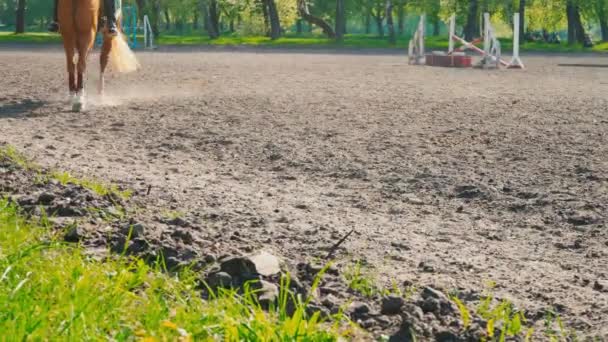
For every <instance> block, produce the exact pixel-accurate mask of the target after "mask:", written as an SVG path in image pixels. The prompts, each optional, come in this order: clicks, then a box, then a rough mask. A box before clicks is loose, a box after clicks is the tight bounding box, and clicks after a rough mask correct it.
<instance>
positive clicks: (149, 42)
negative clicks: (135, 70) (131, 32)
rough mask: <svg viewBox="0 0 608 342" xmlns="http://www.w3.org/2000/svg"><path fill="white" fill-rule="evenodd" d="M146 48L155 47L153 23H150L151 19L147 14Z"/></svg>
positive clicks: (145, 20)
mask: <svg viewBox="0 0 608 342" xmlns="http://www.w3.org/2000/svg"><path fill="white" fill-rule="evenodd" d="M144 48H145V49H154V48H155V46H154V32H153V31H152V25H150V19H149V18H148V16H147V15H144Z"/></svg>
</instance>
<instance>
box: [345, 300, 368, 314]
mask: <svg viewBox="0 0 608 342" xmlns="http://www.w3.org/2000/svg"><path fill="white" fill-rule="evenodd" d="M348 311H349V312H352V313H355V314H357V315H365V314H367V313H369V311H370V309H369V306H368V305H367V304H365V303H362V302H356V301H355V302H352V303H351V304H350V306H349V307H348Z"/></svg>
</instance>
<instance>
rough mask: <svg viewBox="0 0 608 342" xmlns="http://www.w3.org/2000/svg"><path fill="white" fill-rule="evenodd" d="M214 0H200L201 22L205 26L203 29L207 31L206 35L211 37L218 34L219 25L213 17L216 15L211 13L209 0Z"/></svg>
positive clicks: (210, 0)
mask: <svg viewBox="0 0 608 342" xmlns="http://www.w3.org/2000/svg"><path fill="white" fill-rule="evenodd" d="M212 1H214V0H201V2H200V4H201V13H202V14H203V24H204V26H205V30H206V31H207V35H208V36H209V38H211V39H216V38H218V37H219V36H220V32H219V27H217V26H216V25H215V22H214V17H217V15H215V14H212V13H211V12H212V11H213V10H214V9H212V5H211V2H212Z"/></svg>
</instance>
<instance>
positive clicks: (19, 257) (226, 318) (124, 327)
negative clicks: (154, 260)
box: [0, 199, 350, 341]
mask: <svg viewBox="0 0 608 342" xmlns="http://www.w3.org/2000/svg"><path fill="white" fill-rule="evenodd" d="M159 269H160V267H155V266H148V265H146V264H145V263H144V262H143V261H142V260H139V259H136V258H127V257H118V256H115V257H111V258H108V259H107V260H105V261H103V262H98V261H95V260H92V259H91V258H88V257H87V256H86V255H85V253H84V251H83V250H82V249H81V248H79V247H77V246H75V245H68V244H65V243H63V242H60V240H58V239H55V236H54V233H53V231H52V230H51V229H48V228H45V227H41V226H40V225H39V224H38V223H35V222H32V221H29V220H27V219H25V218H24V217H23V216H22V215H21V213H20V211H19V208H18V207H17V206H16V205H15V204H13V203H11V202H9V201H8V200H6V199H0V308H1V309H0V331H2V335H3V336H5V337H10V339H13V340H117V341H125V340H134V339H139V340H146V341H164V340H172V341H194V340H196V341H216V340H224V341H242V340H250V341H337V340H338V339H339V338H340V336H348V334H349V333H350V332H349V331H341V330H340V328H339V325H338V324H330V323H329V322H324V321H323V320H322V319H321V318H320V317H319V315H318V314H316V315H312V316H308V315H307V314H306V310H305V307H304V306H303V304H302V302H299V303H300V304H298V305H296V310H295V313H293V314H292V315H288V314H287V313H286V312H285V306H286V305H285V304H284V303H285V302H286V298H288V296H291V295H292V294H291V293H289V292H287V291H288V290H287V287H288V280H284V282H283V286H282V289H281V298H282V299H281V300H280V301H279V303H280V305H278V306H277V308H276V309H274V310H270V311H268V312H267V311H264V310H262V309H261V308H260V306H259V304H257V302H256V300H255V295H254V293H253V291H252V290H248V289H245V292H244V293H242V294H238V293H237V292H236V291H234V290H221V291H218V292H217V293H216V294H215V295H214V298H213V299H212V300H209V301H205V300H203V299H202V298H201V297H200V294H199V292H198V290H197V286H198V275H197V274H195V273H193V272H191V271H188V270H186V271H184V272H182V273H180V274H178V275H174V276H170V275H167V274H165V273H162V272H159V271H158V270H159Z"/></svg>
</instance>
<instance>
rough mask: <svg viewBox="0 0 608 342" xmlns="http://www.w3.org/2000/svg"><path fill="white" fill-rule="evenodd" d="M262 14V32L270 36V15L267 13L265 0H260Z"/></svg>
mask: <svg viewBox="0 0 608 342" xmlns="http://www.w3.org/2000/svg"><path fill="white" fill-rule="evenodd" d="M260 3H261V4H262V16H263V17H264V34H265V35H267V36H270V16H269V14H268V4H267V3H266V0H261V1H260Z"/></svg>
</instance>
